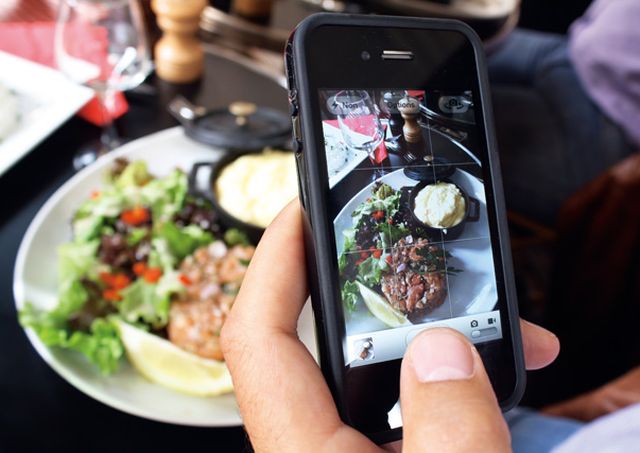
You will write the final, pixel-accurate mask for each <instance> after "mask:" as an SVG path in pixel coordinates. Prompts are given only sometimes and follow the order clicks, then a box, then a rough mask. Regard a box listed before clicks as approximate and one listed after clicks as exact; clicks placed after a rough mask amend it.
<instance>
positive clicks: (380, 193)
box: [338, 183, 460, 327]
mask: <svg viewBox="0 0 640 453" xmlns="http://www.w3.org/2000/svg"><path fill="white" fill-rule="evenodd" d="M408 214H409V207H408V205H407V204H406V202H405V201H403V197H402V193H401V191H400V190H395V189H393V188H392V187H390V186H389V185H386V184H383V183H376V184H375V185H374V186H373V189H372V192H371V195H370V196H369V197H368V198H367V199H366V201H365V202H364V203H361V204H360V205H359V206H358V207H357V208H356V210H355V211H354V212H353V213H352V214H351V216H352V219H353V228H351V229H348V230H346V231H344V232H343V234H344V235H345V238H344V239H345V240H344V248H343V250H342V252H341V253H340V257H339V260H338V263H339V271H340V276H341V280H342V282H343V283H342V300H343V302H344V304H345V307H346V308H347V310H348V311H354V310H355V309H356V306H357V304H358V303H359V301H360V300H361V298H362V299H363V300H364V302H365V305H366V306H367V308H369V311H370V312H371V313H372V314H373V315H374V316H375V317H376V318H378V319H380V320H381V321H383V322H384V323H385V324H386V325H388V326H390V327H397V326H399V325H402V324H403V322H402V321H403V320H407V319H406V316H407V315H410V314H414V313H415V314H420V315H426V314H428V313H429V312H431V311H433V310H434V309H436V308H437V307H439V306H441V305H442V304H443V303H444V301H445V299H446V297H447V292H448V289H447V283H446V275H447V274H457V273H458V272H460V270H459V269H454V268H452V267H447V264H446V258H450V257H451V255H450V254H449V253H448V252H447V251H445V250H444V249H443V248H442V246H441V245H439V244H436V243H432V242H431V241H430V240H429V239H427V238H424V237H421V236H420V235H419V234H417V233H418V232H419V231H418V230H416V228H415V226H414V225H412V223H411V220H410V219H409V215H408ZM363 288H366V290H363ZM369 291H373V292H375V293H377V294H378V295H379V297H384V299H383V300H384V303H385V304H386V305H387V306H388V307H389V308H390V309H392V310H393V312H392V311H390V310H389V309H382V308H380V299H379V298H378V299H376V298H373V297H372V296H371V294H370V293H369ZM372 301H373V302H372ZM372 306H373V307H375V308H373V309H372Z"/></svg>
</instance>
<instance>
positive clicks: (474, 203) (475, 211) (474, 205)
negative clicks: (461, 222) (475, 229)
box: [467, 197, 480, 222]
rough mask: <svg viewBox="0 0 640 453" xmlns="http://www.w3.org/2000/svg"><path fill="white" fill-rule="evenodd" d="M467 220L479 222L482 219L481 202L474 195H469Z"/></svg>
mask: <svg viewBox="0 0 640 453" xmlns="http://www.w3.org/2000/svg"><path fill="white" fill-rule="evenodd" d="M467 220H468V221H470V222H477V221H478V220H480V202H479V201H478V200H476V199H475V198H473V197H469V215H468V216H467Z"/></svg>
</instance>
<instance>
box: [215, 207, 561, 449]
mask: <svg viewBox="0 0 640 453" xmlns="http://www.w3.org/2000/svg"><path fill="white" fill-rule="evenodd" d="M274 263H277V266H276V265H274ZM307 295H308V292H307V285H306V270H305V258H304V248H303V229H302V222H301V216H300V207H299V205H298V203H297V202H296V203H292V204H291V205H290V206H289V207H287V208H286V209H285V211H283V213H282V214H281V215H280V216H279V217H278V218H277V219H276V220H275V221H274V223H273V224H272V226H271V227H270V228H269V229H268V230H267V232H266V233H265V235H264V240H263V241H262V242H261V243H260V245H259V246H258V249H257V250H256V254H255V255H254V258H253V259H252V262H251V264H250V268H249V271H248V272H247V275H246V278H245V280H244V284H243V286H242V289H241V291H240V294H238V297H237V298H236V301H235V303H234V307H233V310H232V312H231V315H230V317H229V319H228V320H227V322H226V323H225V326H224V328H223V330H222V337H221V340H222V346H223V349H224V355H225V360H226V362H227V365H228V366H229V369H230V371H231V374H232V377H233V382H234V387H235V393H236V397H237V399H238V404H239V406H240V411H241V413H242V419H243V421H244V425H245V429H246V430H247V433H248V434H249V437H250V440H251V443H252V445H253V448H254V450H255V451H260V452H263V451H265V452H266V451H278V452H282V451H320V450H321V449H324V450H327V451H358V452H359V451H375V448H376V447H375V445H374V444H373V443H372V442H371V441H370V440H369V439H367V438H366V437H365V436H363V435H362V434H360V433H359V432H358V431H356V430H355V429H352V428H351V427H348V426H346V425H345V424H343V422H342V421H341V420H340V417H339V415H338V410H337V408H336V406H335V403H334V401H333V399H332V396H331V393H330V392H329V388H328V387H327V384H326V382H325V380H324V377H323V375H322V372H321V370H320V368H319V367H318V365H317V364H316V362H315V361H314V359H313V357H312V356H311V355H310V354H309V352H308V351H307V349H306V347H305V346H304V344H303V343H302V342H301V341H299V340H298V338H297V334H296V324H297V319H298V316H299V315H300V312H301V310H302V307H303V305H304V303H305V301H306V299H307ZM522 334H523V338H524V342H525V344H526V345H527V346H526V347H525V359H526V363H527V368H529V369H538V368H541V367H544V366H546V365H547V364H549V363H550V362H552V361H553V359H554V358H555V357H556V355H557V354H558V342H557V339H556V338H555V336H553V335H552V334H551V333H549V332H547V331H545V330H544V329H542V328H540V327H537V326H534V325H532V324H529V323H526V322H523V323H522ZM430 335H432V333H428V334H426V340H427V345H428V344H429V343H432V342H431V340H433V336H431V337H430V338H429V336H430ZM449 335H456V334H455V333H452V334H449ZM421 338H422V337H418V339H417V340H414V343H415V344H412V346H411V347H410V348H409V351H408V353H407V357H405V360H408V358H413V357H414V352H417V353H418V354H420V353H421V352H422V353H424V349H425V348H424V344H422V345H420V344H418V341H419V340H420V339H421ZM445 338H446V339H449V338H450V336H446V337H445ZM458 338H459V337H458ZM445 341H446V340H445ZM413 346H417V347H418V348H419V349H421V351H420V350H416V349H415V348H414V347H413ZM445 347H446V349H448V350H450V349H451V346H450V345H449V346H447V345H445ZM468 347H470V345H468ZM427 360H428V359H427ZM423 363H424V361H423ZM430 363H432V362H430ZM475 365H476V366H477V367H478V368H476V369H475V370H474V371H475V374H474V376H473V377H472V378H470V379H458V380H457V381H456V380H453V381H451V380H440V381H436V382H419V380H418V379H417V378H415V379H414V378H413V377H414V376H412V375H411V374H410V372H411V371H412V370H408V371H409V373H406V371H407V370H406V369H403V371H402V382H403V386H402V399H403V400H406V401H408V404H407V405H406V407H403V417H404V425H405V428H404V437H405V438H404V444H405V446H406V447H407V449H408V450H410V451H419V450H421V449H422V448H423V447H424V445H430V446H432V447H433V450H434V451H438V452H441V453H447V452H449V451H473V450H475V449H477V448H478V446H481V447H482V449H483V450H485V451H498V447H503V446H504V445H505V442H506V439H508V437H507V432H506V431H505V430H504V421H503V418H502V416H501V415H500V411H499V409H498V404H497V401H496V399H495V396H494V394H493V391H492V389H491V386H490V384H489V381H488V378H487V376H486V374H485V372H484V369H483V366H482V364H481V363H480V362H479V361H476V362H475ZM440 376H442V374H440ZM405 378H408V379H405ZM409 379H410V380H409ZM479 401H481V402H482V404H477V403H478V402H479ZM452 420H453V421H452ZM461 430H464V431H463V432H464V433H465V435H464V436H463V435H460V432H461ZM443 439H449V440H448V441H447V442H445V443H444V444H443ZM412 446H413V447H414V448H412V449H411V448H410V447H412ZM494 447H495V448H494Z"/></svg>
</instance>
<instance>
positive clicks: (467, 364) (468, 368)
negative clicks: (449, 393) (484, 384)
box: [409, 329, 474, 382]
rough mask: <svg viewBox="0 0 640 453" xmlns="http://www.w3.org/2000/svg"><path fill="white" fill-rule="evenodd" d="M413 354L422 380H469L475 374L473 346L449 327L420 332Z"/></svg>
mask: <svg viewBox="0 0 640 453" xmlns="http://www.w3.org/2000/svg"><path fill="white" fill-rule="evenodd" d="M409 354H410V360H411V365H413V369H414V371H415V373H416V377H417V378H418V380H419V381H420V382H439V381H453V380H459V379H469V378H470V377H471V376H472V375H473V370H474V360H473V353H472V351H471V345H470V344H469V343H468V342H467V341H465V340H463V339H462V338H460V337H459V336H458V335H456V334H455V333H453V332H451V331H449V330H446V329H434V330H429V331H427V332H424V333H422V334H420V335H418V336H417V337H416V338H415V340H413V342H412V343H411V346H410V348H409Z"/></svg>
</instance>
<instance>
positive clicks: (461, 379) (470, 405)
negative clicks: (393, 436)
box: [400, 328, 511, 453]
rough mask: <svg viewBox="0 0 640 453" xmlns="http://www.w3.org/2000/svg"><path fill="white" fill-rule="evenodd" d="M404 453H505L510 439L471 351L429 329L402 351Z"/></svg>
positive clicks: (452, 336)
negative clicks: (404, 351) (423, 452)
mask: <svg viewBox="0 0 640 453" xmlns="http://www.w3.org/2000/svg"><path fill="white" fill-rule="evenodd" d="M400 404H401V407H402V420H403V431H404V439H403V442H402V445H403V451H404V452H418V451H427V452H438V453H453V452H464V453H468V452H475V451H482V452H504V451H510V449H511V447H510V437H509V431H508V429H507V426H506V423H505V421H504V418H503V417H502V413H501V411H500V408H499V406H498V402H497V400H496V397H495V395H494V393H493V390H492V388H491V383H490V382H489V378H488V376H487V373H486V372H485V369H484V366H483V364H482V359H481V358H480V355H479V354H478V352H477V351H476V349H475V347H474V346H473V345H471V343H469V341H467V339H466V338H465V337H464V336H463V335H462V334H460V333H458V332H456V331H454V330H451V329H439V328H438V329H430V330H427V331H425V332H422V333H421V334H420V335H418V336H417V337H416V338H415V339H414V340H413V341H412V342H411V344H410V345H409V347H408V348H407V352H406V354H405V356H404V360H403V361H402V372H401V377H400Z"/></svg>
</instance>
